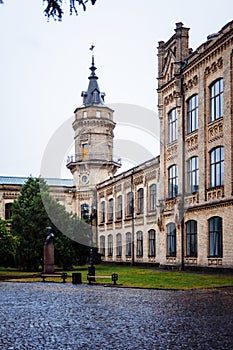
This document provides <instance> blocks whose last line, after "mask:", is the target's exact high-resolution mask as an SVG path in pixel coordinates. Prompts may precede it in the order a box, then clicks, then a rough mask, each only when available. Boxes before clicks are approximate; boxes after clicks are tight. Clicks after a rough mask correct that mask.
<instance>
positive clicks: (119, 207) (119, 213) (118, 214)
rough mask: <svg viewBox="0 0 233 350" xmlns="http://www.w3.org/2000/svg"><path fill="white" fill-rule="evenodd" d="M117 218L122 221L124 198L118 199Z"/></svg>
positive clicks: (119, 197)
mask: <svg viewBox="0 0 233 350" xmlns="http://www.w3.org/2000/svg"><path fill="white" fill-rule="evenodd" d="M116 217H117V219H118V220H120V219H122V196H118V197H117V212H116Z"/></svg>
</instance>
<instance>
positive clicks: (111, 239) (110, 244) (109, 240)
mask: <svg viewBox="0 0 233 350" xmlns="http://www.w3.org/2000/svg"><path fill="white" fill-rule="evenodd" d="M112 254H113V236H112V235H108V256H109V257H112Z"/></svg>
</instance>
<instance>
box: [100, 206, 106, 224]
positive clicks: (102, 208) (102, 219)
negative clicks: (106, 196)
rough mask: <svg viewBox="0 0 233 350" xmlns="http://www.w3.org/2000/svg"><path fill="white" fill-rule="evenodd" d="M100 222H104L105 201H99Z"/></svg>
mask: <svg viewBox="0 0 233 350" xmlns="http://www.w3.org/2000/svg"><path fill="white" fill-rule="evenodd" d="M100 222H101V223H104V222H105V202H104V201H103V202H101V203H100Z"/></svg>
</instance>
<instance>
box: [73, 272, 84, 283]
mask: <svg viewBox="0 0 233 350" xmlns="http://www.w3.org/2000/svg"><path fill="white" fill-rule="evenodd" d="M72 283H73V284H81V283H82V274H81V273H72Z"/></svg>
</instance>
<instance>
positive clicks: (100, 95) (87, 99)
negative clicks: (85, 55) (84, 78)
mask: <svg viewBox="0 0 233 350" xmlns="http://www.w3.org/2000/svg"><path fill="white" fill-rule="evenodd" d="M94 47H95V46H94V44H92V45H91V47H90V50H91V51H92V59H91V67H90V68H89V69H90V71H91V74H90V76H89V77H88V79H89V85H88V89H87V91H83V92H82V94H81V96H82V97H83V105H84V106H93V105H95V106H96V105H104V96H105V93H104V92H100V89H99V85H98V82H97V79H98V77H97V75H96V74H95V71H96V69H97V68H96V67H95V60H94Z"/></svg>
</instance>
